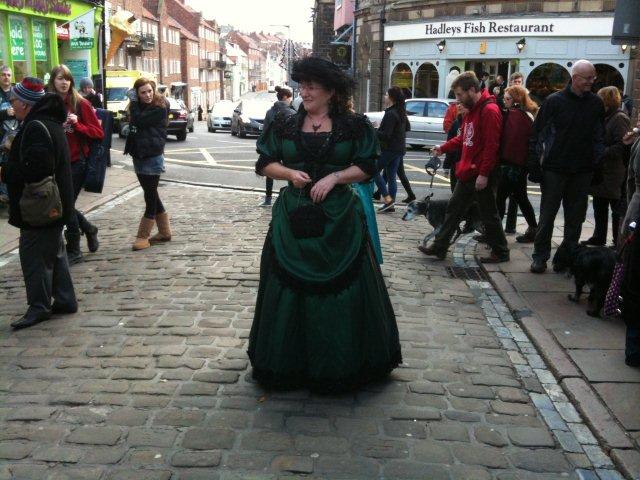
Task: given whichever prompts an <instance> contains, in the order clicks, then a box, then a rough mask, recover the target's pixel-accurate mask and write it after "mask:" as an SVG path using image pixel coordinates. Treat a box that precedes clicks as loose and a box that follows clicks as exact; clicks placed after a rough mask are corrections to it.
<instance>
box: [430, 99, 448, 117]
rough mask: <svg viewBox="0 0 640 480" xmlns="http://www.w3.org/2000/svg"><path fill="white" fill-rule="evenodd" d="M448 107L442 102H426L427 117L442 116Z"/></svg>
mask: <svg viewBox="0 0 640 480" xmlns="http://www.w3.org/2000/svg"><path fill="white" fill-rule="evenodd" d="M448 108H449V106H448V105H447V104H446V103H443V102H427V117H435V118H444V114H445V113H446V112H447V109H448Z"/></svg>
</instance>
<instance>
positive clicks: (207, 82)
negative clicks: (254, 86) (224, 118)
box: [156, 0, 224, 109]
mask: <svg viewBox="0 0 640 480" xmlns="http://www.w3.org/2000/svg"><path fill="white" fill-rule="evenodd" d="M156 1H157V0H156ZM165 3H166V8H167V11H168V12H170V13H171V16H172V17H173V18H174V19H175V21H176V22H177V24H179V25H180V26H182V27H183V28H184V30H185V31H187V32H189V34H191V35H192V36H193V37H196V38H197V40H198V57H199V61H198V71H199V80H200V91H199V93H200V94H199V95H198V91H197V90H194V89H195V87H190V91H189V95H188V97H189V99H190V100H191V97H194V96H195V97H198V99H199V102H197V103H198V105H202V108H204V109H206V108H208V107H209V106H211V105H213V104H214V103H215V102H216V101H218V100H219V99H221V98H224V89H223V85H222V81H223V72H224V65H223V62H222V53H221V47H220V29H219V27H218V25H217V24H216V23H215V21H209V20H205V19H204V18H203V17H202V13H200V12H197V11H195V10H194V9H192V8H191V7H189V6H188V5H186V4H185V0H166V2H165ZM193 37H192V38H193ZM186 38H187V36H186V35H185V39H186ZM191 41H192V40H191ZM189 48H190V47H189V46H187V50H186V52H187V53H188V54H189V57H192V56H193V55H192V54H191V53H192V52H193V51H195V47H192V48H194V49H193V50H190V49H189ZM191 61H192V62H193V59H192V60H191ZM186 68H191V69H192V68H194V67H193V66H187V67H186ZM192 72H193V71H191V73H192ZM189 77H191V75H190V74H188V75H187V78H189ZM181 78H182V77H181ZM191 82H193V80H191ZM185 83H189V82H185ZM190 106H195V105H190Z"/></svg>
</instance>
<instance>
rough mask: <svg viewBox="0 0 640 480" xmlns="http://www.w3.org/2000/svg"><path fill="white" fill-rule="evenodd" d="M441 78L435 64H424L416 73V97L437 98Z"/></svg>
mask: <svg viewBox="0 0 640 480" xmlns="http://www.w3.org/2000/svg"><path fill="white" fill-rule="evenodd" d="M439 83H440V77H439V75H438V70H436V67H435V65H433V63H423V64H422V65H420V68H418V71H417V72H416V79H415V90H414V95H413V96H414V97H421V98H436V97H437V96H438V87H439Z"/></svg>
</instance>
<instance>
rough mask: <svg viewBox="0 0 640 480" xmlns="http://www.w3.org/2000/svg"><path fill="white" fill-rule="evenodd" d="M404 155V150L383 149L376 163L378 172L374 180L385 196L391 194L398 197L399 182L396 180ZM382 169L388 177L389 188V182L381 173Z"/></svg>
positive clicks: (392, 196)
mask: <svg viewBox="0 0 640 480" xmlns="http://www.w3.org/2000/svg"><path fill="white" fill-rule="evenodd" d="M402 157H404V153H402V152H389V151H383V152H382V153H381V154H380V157H379V158H378V161H377V163H376V168H377V170H378V173H377V174H376V176H375V178H374V180H375V182H376V186H377V187H378V190H379V191H380V194H381V195H382V196H383V197H386V196H387V195H390V196H391V198H393V199H394V200H395V199H396V194H397V193H398V182H397V181H396V176H397V175H398V166H399V165H400V160H402ZM382 170H384V173H385V176H386V177H387V184H388V185H389V188H388V189H387V184H385V182H384V180H383V178H382V175H381V174H380V172H381V171H382Z"/></svg>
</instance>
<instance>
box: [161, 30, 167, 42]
mask: <svg viewBox="0 0 640 480" xmlns="http://www.w3.org/2000/svg"><path fill="white" fill-rule="evenodd" d="M162 41H163V42H165V43H166V42H167V27H162Z"/></svg>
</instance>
